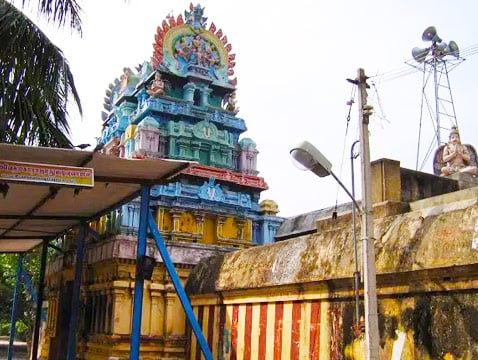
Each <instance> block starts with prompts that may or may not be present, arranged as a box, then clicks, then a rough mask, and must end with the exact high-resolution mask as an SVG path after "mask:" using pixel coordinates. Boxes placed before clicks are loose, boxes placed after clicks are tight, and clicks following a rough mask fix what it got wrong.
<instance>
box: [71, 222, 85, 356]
mask: <svg viewBox="0 0 478 360" xmlns="http://www.w3.org/2000/svg"><path fill="white" fill-rule="evenodd" d="M87 226H88V225H87V224H86V223H81V224H80V232H79V235H78V236H79V238H78V244H77V247H76V261H75V277H74V279H73V294H72V299H71V315H70V326H69V329H68V353H67V354H68V355H67V359H68V360H75V359H76V343H77V336H76V335H77V328H78V319H79V316H80V287H81V273H82V271H83V255H84V248H85V235H86V227H87Z"/></svg>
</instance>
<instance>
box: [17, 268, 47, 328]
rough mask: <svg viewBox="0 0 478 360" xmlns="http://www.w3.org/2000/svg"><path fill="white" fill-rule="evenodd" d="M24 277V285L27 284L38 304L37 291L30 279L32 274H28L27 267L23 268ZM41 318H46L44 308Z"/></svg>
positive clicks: (34, 300)
mask: <svg viewBox="0 0 478 360" xmlns="http://www.w3.org/2000/svg"><path fill="white" fill-rule="evenodd" d="M22 279H23V285H25V287H26V289H27V291H28V293H29V294H30V296H31V297H32V300H33V302H34V303H35V304H36V303H37V299H38V297H37V292H36V291H35V289H34V288H33V284H32V281H31V280H30V276H29V275H28V273H27V272H25V269H23V270H22ZM41 319H42V320H43V321H45V320H46V312H45V310H43V309H42V311H41Z"/></svg>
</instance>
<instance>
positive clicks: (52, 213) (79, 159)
mask: <svg viewBox="0 0 478 360" xmlns="http://www.w3.org/2000/svg"><path fill="white" fill-rule="evenodd" d="M0 161H15V162H25V163H36V164H44V165H60V166H75V167H87V168H92V169H93V171H94V186H93V187H91V188H80V187H75V186H64V185H57V184H44V183H43V184H41V183H33V182H18V181H11V180H5V179H1V178H0V253H1V252H23V251H28V250H31V249H32V248H34V247H35V246H37V245H38V244H39V243H41V241H42V240H43V239H50V238H55V237H56V236H58V235H61V234H62V233H64V232H65V231H67V230H69V229H70V228H72V227H74V226H76V225H78V224H79V223H80V222H82V221H89V220H92V219H95V218H98V217H99V216H101V215H103V214H105V213H107V212H108V211H111V210H112V209H114V208H116V207H118V206H120V205H122V204H124V203H126V202H128V201H130V200H132V199H134V198H135V197H137V196H138V195H139V192H140V189H141V185H142V184H148V185H155V184H161V183H167V182H169V180H170V179H171V178H172V177H174V176H175V175H177V174H178V173H179V172H181V170H183V169H185V168H187V167H188V166H189V165H190V162H185V161H173V160H165V159H141V160H138V159H124V158H118V157H116V156H111V155H104V154H100V153H97V152H89V151H78V150H70V149H58V148H44V147H28V146H19V145H10V144H0ZM0 171H1V170H0Z"/></svg>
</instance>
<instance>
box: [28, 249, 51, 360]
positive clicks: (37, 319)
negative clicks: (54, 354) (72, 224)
mask: <svg viewBox="0 0 478 360" xmlns="http://www.w3.org/2000/svg"><path fill="white" fill-rule="evenodd" d="M48 242H49V240H43V245H42V252H41V259H40V276H39V280H38V291H37V293H38V298H37V308H36V314H35V326H34V328H33V342H32V357H31V358H32V359H34V360H36V359H37V358H38V343H39V340H40V325H41V312H42V304H43V290H44V288H45V285H44V282H45V270H46V255H47V252H48Z"/></svg>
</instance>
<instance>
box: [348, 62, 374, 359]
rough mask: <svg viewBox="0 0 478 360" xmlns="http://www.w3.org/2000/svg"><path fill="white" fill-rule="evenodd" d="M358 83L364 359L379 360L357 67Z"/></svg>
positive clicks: (364, 119)
mask: <svg viewBox="0 0 478 360" xmlns="http://www.w3.org/2000/svg"><path fill="white" fill-rule="evenodd" d="M352 82H353V83H355V84H356V85H357V86H358V90H359V91H358V99H359V101H358V102H359V126H360V158H361V162H362V213H361V217H362V218H361V223H362V234H361V235H362V261H363V278H364V303H365V358H366V359H367V360H379V339H380V337H379V336H380V335H379V331H378V306H377V276H376V273H375V245H374V242H375V239H374V237H373V208H372V168H371V165H370V146H369V136H368V124H369V116H370V115H371V113H372V106H370V105H367V87H368V85H367V77H366V76H365V72H364V70H363V69H358V71H357V78H356V79H355V80H353V81H352Z"/></svg>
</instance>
